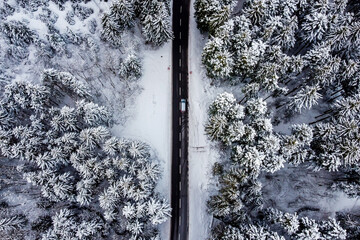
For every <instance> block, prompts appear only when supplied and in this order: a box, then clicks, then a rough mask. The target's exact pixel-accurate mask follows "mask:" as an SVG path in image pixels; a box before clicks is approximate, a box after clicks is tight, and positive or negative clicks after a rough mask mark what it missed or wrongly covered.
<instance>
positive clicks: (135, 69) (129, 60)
mask: <svg viewBox="0 0 360 240" xmlns="http://www.w3.org/2000/svg"><path fill="white" fill-rule="evenodd" d="M141 73H142V64H141V61H140V59H139V58H138V57H137V56H136V55H135V54H129V55H128V56H127V57H126V58H125V59H124V61H123V62H122V63H121V64H120V69H119V76H120V78H123V79H126V80H130V81H131V80H137V79H139V78H140V77H141Z"/></svg>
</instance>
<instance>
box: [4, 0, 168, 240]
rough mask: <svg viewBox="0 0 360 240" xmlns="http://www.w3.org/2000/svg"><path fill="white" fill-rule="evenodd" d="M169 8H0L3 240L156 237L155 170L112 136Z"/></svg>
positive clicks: (130, 142)
mask: <svg viewBox="0 0 360 240" xmlns="http://www.w3.org/2000/svg"><path fill="white" fill-rule="evenodd" d="M170 11H171V9H170V2H169V1H167V0H158V1H150V0H149V1H142V0H136V1H132V0H119V1H100V0H95V1H88V0H34V1H27V0H4V1H1V2H0V99H1V100H0V118H1V121H0V135H1V136H0V168H1V170H0V171H1V174H0V186H1V187H0V238H1V239H4V240H5V239H9V240H10V239H11V240H13V239H19V240H20V239H44V240H49V239H94V240H98V239H134V240H135V239H160V234H159V229H158V226H159V225H160V224H161V223H164V222H166V221H167V220H168V219H169V217H170V213H171V208H170V205H169V203H168V200H167V199H166V198H165V197H164V196H163V194H162V193H160V192H158V191H157V190H156V186H157V183H158V181H159V179H160V178H161V176H162V171H163V169H162V168H161V166H160V165H159V160H158V159H157V156H156V152H155V151H154V150H153V149H152V148H151V147H150V145H149V144H147V143H145V142H143V141H142V140H141V139H126V138H122V137H115V136H114V134H113V133H112V127H113V126H114V124H116V125H117V126H123V125H125V124H126V121H127V120H128V118H129V117H130V116H131V114H132V113H131V111H130V110H131V106H132V105H133V104H134V102H135V100H136V98H137V96H138V95H139V94H140V93H141V91H142V87H141V85H140V84H139V81H138V80H139V78H140V77H142V73H143V63H142V61H143V60H142V57H143V55H142V52H143V51H144V50H146V49H152V50H153V51H156V49H157V48H159V47H160V46H162V45H163V44H164V43H166V42H168V41H169V40H171V39H172V35H173V34H172V30H171V19H170Z"/></svg>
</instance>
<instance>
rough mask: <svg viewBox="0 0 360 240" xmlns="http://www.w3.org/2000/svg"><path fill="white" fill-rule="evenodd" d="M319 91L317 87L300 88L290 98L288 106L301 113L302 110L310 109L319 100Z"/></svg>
mask: <svg viewBox="0 0 360 240" xmlns="http://www.w3.org/2000/svg"><path fill="white" fill-rule="evenodd" d="M320 89H321V88H320V86H319V85H314V86H305V87H304V88H301V89H300V90H299V91H298V92H297V93H296V94H295V96H293V97H291V101H290V103H289V106H290V107H291V108H293V109H294V110H295V111H297V112H301V110H302V109H303V108H306V109H310V108H311V107H312V106H313V105H314V104H316V103H317V102H318V100H319V99H320V98H321V94H320V93H319V91H320Z"/></svg>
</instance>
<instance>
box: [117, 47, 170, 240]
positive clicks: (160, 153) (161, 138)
mask: <svg viewBox="0 0 360 240" xmlns="http://www.w3.org/2000/svg"><path fill="white" fill-rule="evenodd" d="M143 55H144V59H143V67H144V72H143V76H142V78H141V79H140V80H139V85H140V86H141V87H142V88H143V91H142V92H141V94H140V95H139V96H138V97H137V98H136V100H135V104H134V106H133V109H132V110H130V111H133V114H132V117H129V119H128V120H127V122H126V124H125V126H123V125H116V126H114V127H113V129H112V130H113V132H114V134H115V135H117V136H121V137H125V138H132V139H139V140H142V141H145V142H146V143H148V144H149V145H150V146H151V148H152V149H154V150H155V153H154V154H155V155H156V157H157V158H158V159H159V161H160V163H159V164H160V166H161V168H162V171H163V176H162V178H161V180H160V181H159V184H158V191H159V192H160V193H161V194H163V195H164V197H165V198H167V199H170V183H171V181H170V178H171V175H170V172H171V171H170V170H171V151H170V150H171V109H172V108H171V107H172V101H171V86H172V84H171V83H172V80H171V68H170V67H171V66H170V65H171V43H167V44H165V45H164V46H163V47H161V48H160V49H158V50H153V49H149V50H144V51H143ZM160 230H161V234H162V238H163V239H167V238H168V236H169V231H170V220H168V221H167V222H166V223H164V224H162V225H161V227H160Z"/></svg>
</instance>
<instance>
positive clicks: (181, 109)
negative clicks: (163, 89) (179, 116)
mask: <svg viewBox="0 0 360 240" xmlns="http://www.w3.org/2000/svg"><path fill="white" fill-rule="evenodd" d="M180 111H181V112H182V113H184V112H186V99H181V101H180Z"/></svg>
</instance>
